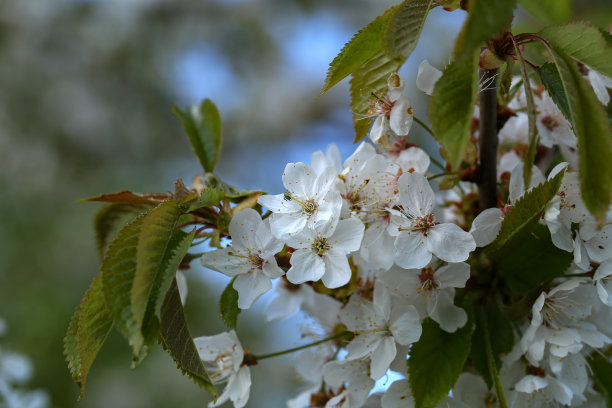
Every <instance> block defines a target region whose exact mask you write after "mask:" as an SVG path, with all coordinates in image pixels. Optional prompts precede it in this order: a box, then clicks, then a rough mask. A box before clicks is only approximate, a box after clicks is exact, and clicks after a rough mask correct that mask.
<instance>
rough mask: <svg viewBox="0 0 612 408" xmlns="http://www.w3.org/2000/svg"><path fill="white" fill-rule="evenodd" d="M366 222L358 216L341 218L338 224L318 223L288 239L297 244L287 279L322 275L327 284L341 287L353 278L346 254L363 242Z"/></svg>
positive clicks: (295, 280) (297, 280)
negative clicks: (364, 223) (357, 217)
mask: <svg viewBox="0 0 612 408" xmlns="http://www.w3.org/2000/svg"><path fill="white" fill-rule="evenodd" d="M363 230H364V225H363V223H362V222H361V221H359V220H358V219H356V218H349V219H348V220H341V221H339V222H338V224H337V225H333V224H323V225H320V224H319V225H317V226H315V228H314V229H310V228H305V229H304V230H302V232H301V233H300V234H298V235H295V236H292V237H290V238H289V239H288V240H287V245H289V246H291V247H293V248H295V251H294V252H293V254H291V259H290V262H291V268H290V269H289V270H288V271H287V279H288V280H289V282H291V283H296V284H298V283H304V282H308V281H318V280H319V279H321V280H322V281H323V284H324V285H325V286H326V287H328V288H330V289H331V288H338V287H340V286H343V285H345V284H347V283H348V282H349V280H350V279H351V268H350V266H349V263H348V259H347V257H346V256H347V255H348V254H350V253H351V252H353V251H357V250H358V249H359V247H360V246H361V239H362V238H363Z"/></svg>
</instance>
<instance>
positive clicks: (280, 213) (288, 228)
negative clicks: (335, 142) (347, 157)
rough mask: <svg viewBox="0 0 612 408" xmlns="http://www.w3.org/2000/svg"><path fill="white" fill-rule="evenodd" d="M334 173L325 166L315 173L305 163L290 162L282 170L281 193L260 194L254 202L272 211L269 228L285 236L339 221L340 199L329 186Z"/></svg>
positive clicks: (334, 176)
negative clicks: (284, 190) (282, 190)
mask: <svg viewBox="0 0 612 408" xmlns="http://www.w3.org/2000/svg"><path fill="white" fill-rule="evenodd" d="M335 179H336V172H335V170H334V168H333V167H331V166H328V167H325V168H324V170H322V172H321V173H320V174H317V173H316V172H315V170H313V168H312V167H310V166H309V165H307V164H304V163H289V164H287V166H285V172H284V173H283V184H284V186H285V188H286V189H287V192H286V193H284V194H278V195H263V196H261V197H259V199H258V200H257V202H258V203H259V204H261V205H262V206H264V207H265V208H267V209H268V210H270V211H272V216H271V217H270V227H271V229H272V233H273V234H274V236H275V237H277V238H279V239H286V238H287V237H288V236H290V235H293V234H297V233H299V232H300V231H302V230H303V229H304V227H306V226H308V227H309V228H313V227H314V226H315V225H316V224H321V223H331V224H334V223H335V222H337V221H338V218H339V216H340V210H341V207H342V198H341V197H340V194H339V193H338V192H337V191H334V190H333V189H332V186H333V183H334V180H335Z"/></svg>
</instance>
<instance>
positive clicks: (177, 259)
mask: <svg viewBox="0 0 612 408" xmlns="http://www.w3.org/2000/svg"><path fill="white" fill-rule="evenodd" d="M195 234H196V229H195V228H194V229H193V230H192V231H191V232H190V233H189V234H187V233H185V232H183V231H181V230H179V229H175V230H174V231H172V236H171V237H170V241H169V242H168V247H167V249H166V251H165V252H164V257H163V259H162V261H161V263H160V266H159V268H158V271H157V275H156V276H155V280H154V281H153V284H152V286H151V291H150V292H149V299H148V301H147V310H146V313H145V317H144V320H143V323H142V333H143V336H144V339H145V345H146V346H149V345H150V344H152V343H153V341H154V340H155V339H156V338H157V335H158V334H159V327H160V319H161V307H162V302H163V300H164V298H165V296H166V293H167V292H168V289H170V286H171V285H172V281H173V279H174V278H175V276H176V271H177V270H178V269H179V266H180V264H181V262H182V261H183V259H184V258H185V256H186V255H187V251H188V250H189V248H190V247H191V243H192V242H193V238H194V237H195ZM136 274H137V275H138V270H137V272H136Z"/></svg>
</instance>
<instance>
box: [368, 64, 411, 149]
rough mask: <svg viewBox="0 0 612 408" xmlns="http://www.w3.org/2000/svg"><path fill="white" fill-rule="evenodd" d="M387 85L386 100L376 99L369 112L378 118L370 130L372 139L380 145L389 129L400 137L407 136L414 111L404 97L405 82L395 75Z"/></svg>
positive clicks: (392, 75) (390, 77) (391, 76)
mask: <svg viewBox="0 0 612 408" xmlns="http://www.w3.org/2000/svg"><path fill="white" fill-rule="evenodd" d="M387 84H388V92H387V95H386V96H385V97H384V98H380V97H376V101H375V102H374V106H373V107H372V109H370V111H369V113H370V114H371V115H373V116H375V117H376V119H375V120H374V124H373V125H372V129H371V130H370V139H372V141H373V142H374V143H378V142H379V141H380V139H381V138H382V137H383V135H385V133H387V131H388V130H389V128H390V129H391V131H393V132H394V133H395V134H396V135H398V136H406V135H407V134H408V132H409V131H410V127H411V126H412V119H413V109H412V106H410V101H409V100H408V98H406V97H405V96H402V92H403V90H404V81H403V80H402V79H401V78H400V77H399V75H397V74H396V73H393V74H391V75H390V76H389V79H388V81H387Z"/></svg>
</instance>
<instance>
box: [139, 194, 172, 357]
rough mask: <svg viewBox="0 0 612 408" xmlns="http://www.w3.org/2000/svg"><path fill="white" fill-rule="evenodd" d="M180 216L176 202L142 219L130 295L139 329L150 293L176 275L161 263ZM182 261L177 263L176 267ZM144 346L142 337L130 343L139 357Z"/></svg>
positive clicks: (158, 207) (161, 207) (169, 251)
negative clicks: (170, 275) (138, 340)
mask: <svg viewBox="0 0 612 408" xmlns="http://www.w3.org/2000/svg"><path fill="white" fill-rule="evenodd" d="M180 215H181V209H180V206H179V204H178V203H177V202H176V201H165V202H163V203H162V204H160V205H158V206H157V207H155V208H154V209H153V210H152V211H151V212H150V213H148V214H147V215H145V216H144V217H143V220H142V225H141V227H140V236H139V239H138V245H137V248H136V271H135V274H134V280H133V283H132V288H131V295H130V302H131V308H132V314H133V316H134V319H135V321H136V325H137V326H138V328H139V329H141V328H142V325H143V321H144V318H145V313H146V310H147V304H148V303H149V301H150V296H151V295H152V291H154V290H155V289H158V288H159V287H157V288H156V286H158V285H160V283H158V282H161V281H163V280H164V278H163V275H164V274H167V273H171V274H174V273H175V272H176V269H175V270H174V271H168V266H169V265H168V264H167V263H166V264H165V263H164V258H166V257H167V254H170V253H172V249H171V248H170V245H171V239H172V238H173V233H174V227H175V226H176V223H177V221H178V219H179V217H180ZM170 258H171V257H170ZM181 259H182V257H181ZM181 259H179V260H178V261H177V262H176V267H175V268H178V264H179V263H180V261H181ZM166 260H167V259H166ZM172 276H174V275H172ZM156 284H157V285H156ZM155 295H158V296H159V294H153V296H154V297H155ZM163 295H164V294H161V296H163ZM146 343H147V341H146V340H145V339H144V338H143V342H136V341H135V342H134V343H133V345H132V347H133V348H134V355H135V356H138V355H140V353H141V351H142V347H143V346H145V345H147V344H146Z"/></svg>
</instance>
